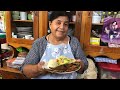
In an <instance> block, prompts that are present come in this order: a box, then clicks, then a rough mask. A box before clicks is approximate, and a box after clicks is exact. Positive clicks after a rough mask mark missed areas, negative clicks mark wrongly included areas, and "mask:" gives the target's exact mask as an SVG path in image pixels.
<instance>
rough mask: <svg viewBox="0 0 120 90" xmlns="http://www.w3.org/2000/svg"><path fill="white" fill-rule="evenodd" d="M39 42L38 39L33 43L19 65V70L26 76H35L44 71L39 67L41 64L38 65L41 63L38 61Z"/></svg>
mask: <svg viewBox="0 0 120 90" xmlns="http://www.w3.org/2000/svg"><path fill="white" fill-rule="evenodd" d="M39 44H40V41H39V39H38V40H36V41H35V42H34V43H33V45H32V48H31V49H30V51H29V53H28V54H27V56H26V59H25V61H24V62H23V64H22V66H21V67H20V70H21V71H22V72H23V74H24V75H25V76H26V77H28V78H33V77H36V76H38V75H39V74H41V73H43V71H44V70H43V69H42V68H41V66H40V67H39V65H41V63H39V62H40V49H39V48H40V45H39ZM38 68H39V70H38Z"/></svg>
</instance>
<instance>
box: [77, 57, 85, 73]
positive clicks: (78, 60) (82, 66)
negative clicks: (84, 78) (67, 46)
mask: <svg viewBox="0 0 120 90" xmlns="http://www.w3.org/2000/svg"><path fill="white" fill-rule="evenodd" d="M76 62H79V63H80V65H81V68H80V69H79V70H78V71H77V72H78V73H83V68H84V63H83V62H82V60H80V59H76Z"/></svg>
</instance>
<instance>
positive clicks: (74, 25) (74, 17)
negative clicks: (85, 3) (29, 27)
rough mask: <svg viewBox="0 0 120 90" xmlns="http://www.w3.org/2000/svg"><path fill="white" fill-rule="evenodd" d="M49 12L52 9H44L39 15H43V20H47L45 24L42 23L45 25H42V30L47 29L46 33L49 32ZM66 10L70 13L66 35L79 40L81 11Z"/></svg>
mask: <svg viewBox="0 0 120 90" xmlns="http://www.w3.org/2000/svg"><path fill="white" fill-rule="evenodd" d="M51 12H52V11H45V12H44V13H43V15H41V16H43V19H44V20H47V22H45V25H44V26H45V27H44V26H43V28H44V30H45V31H47V32H45V33H46V34H49V33H50V28H49V24H48V21H49V16H50V14H51ZM66 12H68V13H69V14H70V15H71V18H70V23H69V30H68V35H72V36H75V37H77V38H78V40H79V41H80V35H81V33H80V30H81V19H82V17H81V16H82V11H66ZM45 18H46V19H45ZM43 33H44V32H43ZM39 35H40V36H41V34H39Z"/></svg>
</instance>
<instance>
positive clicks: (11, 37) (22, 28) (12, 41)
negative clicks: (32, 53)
mask: <svg viewBox="0 0 120 90" xmlns="http://www.w3.org/2000/svg"><path fill="white" fill-rule="evenodd" d="M15 12H17V13H16V14H19V15H18V16H17V15H16V14H15ZM21 12H25V13H27V14H26V16H27V18H26V19H21V18H20V13H21ZM30 13H31V12H30V11H6V14H5V22H6V36H7V43H8V44H9V45H11V46H13V47H15V48H17V47H25V48H28V49H30V48H31V45H32V43H33V41H34V40H35V39H37V38H38V32H39V31H38V26H39V22H38V21H39V12H38V11H33V18H32V19H30V18H29V19H28V14H30ZM31 15H32V14H31ZM16 17H18V18H16ZM18 28H19V31H18ZM29 28H30V29H29ZM31 28H32V29H31ZM29 30H30V31H29ZM28 33H29V34H28ZM25 35H31V36H32V37H33V38H32V39H25V37H24V36H25Z"/></svg>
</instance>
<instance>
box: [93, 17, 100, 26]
mask: <svg viewBox="0 0 120 90" xmlns="http://www.w3.org/2000/svg"><path fill="white" fill-rule="evenodd" d="M100 21H101V16H97V15H96V16H92V23H98V24H99V23H100Z"/></svg>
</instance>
